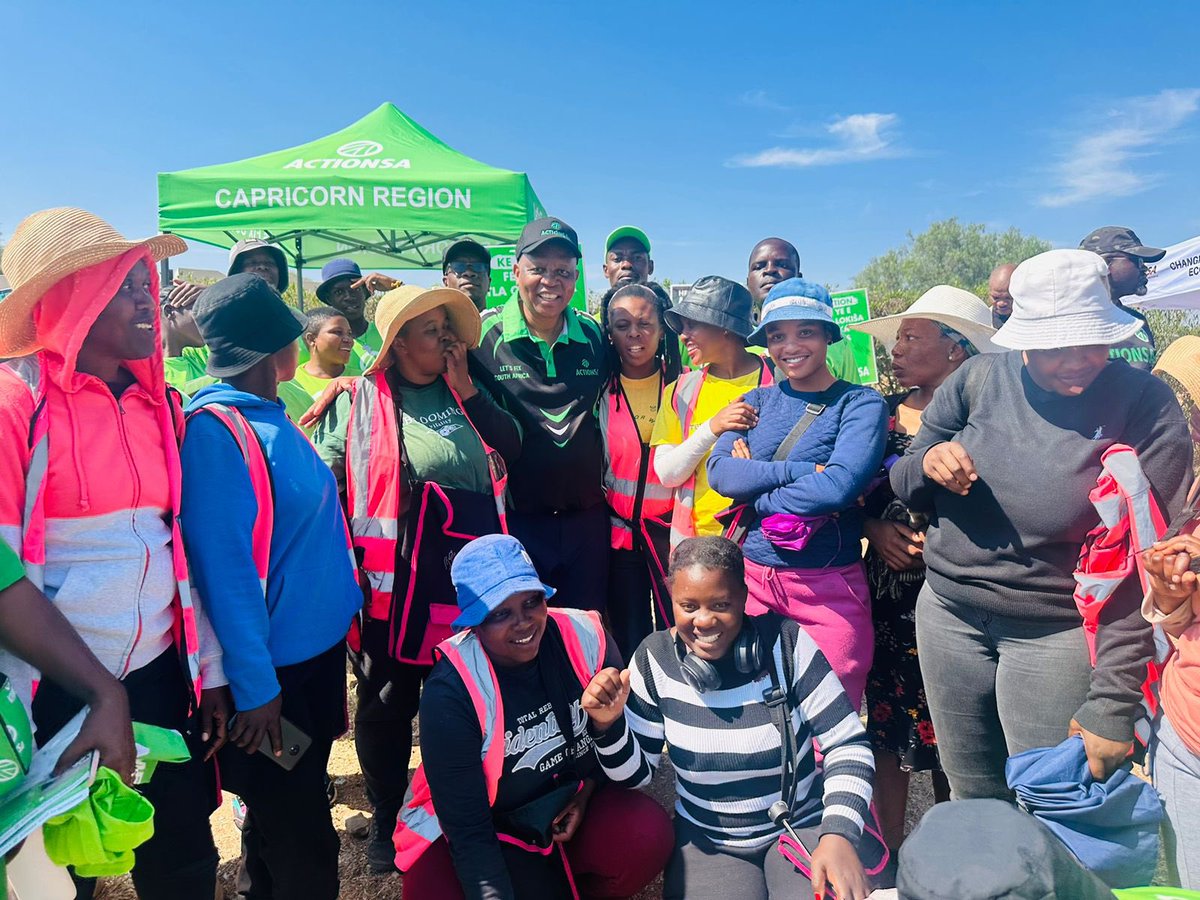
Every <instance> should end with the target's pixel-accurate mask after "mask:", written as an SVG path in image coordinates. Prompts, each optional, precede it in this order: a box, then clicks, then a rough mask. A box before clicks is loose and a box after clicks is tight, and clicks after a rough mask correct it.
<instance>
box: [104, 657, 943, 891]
mask: <svg viewBox="0 0 1200 900" xmlns="http://www.w3.org/2000/svg"><path fill="white" fill-rule="evenodd" d="M350 679H351V686H352V685H353V676H350ZM353 698H354V692H353V690H351V691H350V699H351V703H353ZM419 743H420V741H419V735H417V740H416V741H414V746H415V749H414V753H413V766H414V767H415V766H416V765H417V764H418V763H419V762H420V747H419ZM329 774H330V775H331V776H333V778H334V780H335V782H336V783H337V790H338V802H337V805H336V806H334V808H333V824H334V826H335V827H336V828H337V830H338V835H339V837H340V838H341V841H342V850H341V856H340V859H339V869H340V871H341V882H342V888H341V893H340V897H342V898H344V900H398V898H400V897H401V896H402V892H401V881H400V876H399V875H385V876H381V875H369V874H367V866H366V842H365V841H364V840H359V839H356V838H354V837H351V836H350V834H349V833H348V832H347V831H346V827H345V825H346V820H347V819H348V818H349V817H351V816H353V815H355V814H356V813H366V814H367V815H370V808H371V807H370V804H368V803H367V799H366V792H365V790H364V788H363V780H362V774H361V773H360V772H359V769H358V758H357V756H356V755H355V752H354V740H353V738H352V737H351V736H350V735H346V736H345V737H343V738H342V739H341V740H340V741H338V742H337V743H336V744H334V746H333V753H332V754H331V755H330V759H329ZM673 779H674V773H673V772H672V770H671V766H670V763H669V762H667V761H665V760H664V765H663V766H662V768H661V769H660V770H659V772H658V773H657V775H656V777H655V779H654V783H653V784H652V785H651V787H650V791H649V793H650V794H651V796H653V797H654V799H656V800H657V801H658V802H659V803H661V804H662V805H663V807H664V808H665V809H667V810H670V809H671V808H672V806H673V805H674V802H675V798H674V788H673ZM932 803H933V789H932V785H931V783H930V780H929V777H928V776H927V775H920V774H918V775H916V776H914V777H913V779H912V787H911V788H910V802H909V809H908V822H909V828H912V827H913V826H915V825H916V823H917V821H918V820H919V819H920V817H921V816H922V815H924V813H925V810H927V809H928V808H929V806H930V805H931V804H932ZM212 829H213V838H214V839H215V840H216V843H217V849H218V851H219V852H220V854H221V868H220V876H221V884H222V887H223V889H224V891H225V896H226V897H227V898H229V900H234V898H236V897H237V894H236V893H235V889H234V888H235V880H236V878H237V860H238V856H239V854H240V852H241V849H240V841H239V832H238V830H237V828H236V827H235V826H234V824H233V812H232V809H231V806H230V797H229V795H226V797H225V803H224V804H223V805H222V806H221V808H220V809H218V810H217V811H216V812H215V813H213V817H212ZM878 896H879V897H881V898H882V897H883V896H885V895H884V894H883V892H879V894H878ZM96 897H97V900H136V897H137V895H136V894H135V893H134V890H133V884H132V882H131V881H130V880H129V878H128V877H124V878H112V879H105V880H104V881H102V882H101V884H100V887H99V889H98V890H97V892H96ZM661 897H662V883H661V880H658V881H655V883H654V884H652V885H650V886H649V887H648V888H647V889H646V890H645V891H643V892H642V893H641V894H639V895H638V898H637V900H658V898H661Z"/></svg>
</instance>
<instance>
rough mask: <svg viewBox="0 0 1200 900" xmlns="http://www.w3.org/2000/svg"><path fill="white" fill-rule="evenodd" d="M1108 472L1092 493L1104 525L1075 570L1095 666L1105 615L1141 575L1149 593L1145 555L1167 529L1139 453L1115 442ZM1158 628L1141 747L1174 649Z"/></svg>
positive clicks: (1138, 727)
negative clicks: (1124, 585) (1129, 582)
mask: <svg viewBox="0 0 1200 900" xmlns="http://www.w3.org/2000/svg"><path fill="white" fill-rule="evenodd" d="M1100 462H1101V464H1102V465H1103V468H1102V469H1101V471H1100V476H1099V478H1098V479H1097V480H1096V487H1094V488H1093V489H1092V491H1091V492H1090V493H1089V494H1088V498H1089V499H1090V500H1091V501H1092V505H1093V506H1095V507H1096V511H1097V512H1098V513H1099V514H1100V524H1099V525H1098V526H1096V527H1095V528H1093V529H1092V530H1091V531H1090V532H1089V533H1088V536H1087V538H1086V539H1085V540H1084V543H1083V548H1082V550H1081V551H1080V554H1079V563H1078V565H1077V566H1076V568H1075V595H1074V596H1075V606H1076V607H1077V608H1078V609H1079V614H1080V615H1081V616H1082V617H1083V629H1084V634H1085V635H1086V637H1087V644H1088V652H1089V654H1090V655H1091V660H1092V665H1095V664H1096V634H1097V632H1098V631H1099V628H1100V614H1101V612H1102V611H1103V610H1104V606H1105V604H1107V603H1108V601H1109V599H1110V598H1111V597H1112V596H1113V594H1114V593H1116V590H1117V588H1118V587H1119V586H1120V585H1121V584H1122V583H1123V582H1124V581H1125V580H1126V579H1127V578H1129V577H1130V576H1131V575H1132V574H1133V573H1134V572H1135V571H1136V572H1137V575H1138V578H1139V579H1140V581H1141V586H1142V591H1143V593H1144V592H1145V591H1146V589H1147V587H1148V582H1147V579H1146V572H1145V569H1144V566H1143V563H1142V558H1141V554H1142V551H1143V550H1146V549H1148V548H1149V547H1150V545H1151V544H1153V543H1154V542H1155V541H1156V540H1158V539H1159V538H1160V537H1162V535H1163V534H1164V533H1165V532H1166V530H1167V521H1166V518H1165V517H1164V515H1163V512H1162V509H1161V508H1160V507H1159V505H1158V501H1157V500H1156V499H1155V498H1154V492H1153V490H1152V486H1151V484H1150V481H1149V479H1148V478H1146V475H1145V473H1144V472H1143V471H1142V466H1141V463H1140V462H1138V457H1137V453H1136V451H1134V449H1133V448H1132V447H1129V446H1127V445H1125V444H1113V445H1112V446H1111V447H1109V448H1108V449H1107V450H1105V451H1104V453H1103V454H1102V455H1101V457H1100ZM1153 627H1154V656H1153V657H1152V658H1151V659H1150V660H1149V661H1148V662H1147V664H1146V669H1147V674H1146V680H1145V682H1143V684H1142V710H1143V715H1142V716H1141V717H1140V718H1139V719H1138V721H1137V722H1136V723H1134V732H1135V734H1136V735H1137V737H1138V740H1139V741H1141V743H1143V744H1146V743H1147V742H1148V741H1149V738H1150V723H1151V722H1152V721H1153V719H1154V715H1155V714H1156V712H1157V711H1158V694H1157V687H1158V682H1159V679H1160V677H1161V676H1162V670H1163V668H1164V667H1165V666H1166V662H1167V658H1168V657H1169V656H1170V654H1171V651H1172V646H1171V642H1170V640H1169V639H1168V638H1167V636H1166V634H1165V633H1164V632H1163V630H1162V629H1161V628H1160V627H1158V626H1153Z"/></svg>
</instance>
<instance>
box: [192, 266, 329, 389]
mask: <svg viewBox="0 0 1200 900" xmlns="http://www.w3.org/2000/svg"><path fill="white" fill-rule="evenodd" d="M192 316H193V317H194V318H195V320H196V327H197V328H199V329H200V336H201V337H202V338H204V343H205V344H207V345H208V350H209V356H208V365H207V366H206V367H205V371H207V372H208V374H209V375H212V376H213V377H214V378H229V377H231V376H233V375H241V374H242V373H243V372H245V371H246V370H248V369H251V368H253V367H254V366H256V365H257V364H258V363H260V362H262V361H263V360H264V359H266V358H267V357H268V356H270V355H271V354H272V353H277V352H279V351H280V350H282V349H283V348H284V347H286V346H287V345H288V344H290V343H292V341H294V340H296V338H298V337H300V335H301V334H302V333H303V331H304V321H305V320H304V316H302V315H300V313H298V312H296V311H295V310H294V309H292V308H291V307H290V306H288V305H287V304H286V303H284V302H283V298H282V297H280V296H279V294H278V293H276V291H275V288H273V287H271V286H270V285H269V284H267V283H266V281H264V280H263V279H262V277H261V276H258V275H252V274H250V273H249V272H242V273H239V274H237V275H230V276H229V277H228V278H222V279H221V280H220V281H218V282H217V283H216V284H214V285H211V286H210V287H206V288H205V289H204V290H203V291H201V292H200V296H199V297H197V298H196V304H195V306H193V307H192Z"/></svg>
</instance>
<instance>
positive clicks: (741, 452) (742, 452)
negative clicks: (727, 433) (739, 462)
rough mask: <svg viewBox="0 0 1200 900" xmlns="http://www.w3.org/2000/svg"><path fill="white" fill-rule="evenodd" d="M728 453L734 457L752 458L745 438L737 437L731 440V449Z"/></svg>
mask: <svg viewBox="0 0 1200 900" xmlns="http://www.w3.org/2000/svg"><path fill="white" fill-rule="evenodd" d="M729 455H730V456H732V457H733V458H734V459H753V457H751V456H750V445H749V444H747V443H746V439H745V438H738V439H737V440H736V441H734V442H733V449H732V450H730V451H729Z"/></svg>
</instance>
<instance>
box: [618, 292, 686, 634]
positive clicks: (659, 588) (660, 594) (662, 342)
mask: <svg viewBox="0 0 1200 900" xmlns="http://www.w3.org/2000/svg"><path fill="white" fill-rule="evenodd" d="M656 289H657V290H656ZM669 308H670V299H669V298H668V297H667V295H666V292H665V291H663V290H662V288H660V287H658V285H644V284H627V285H624V286H618V287H614V288H612V289H610V290H609V291H608V292H607V293H606V294H605V295H604V298H603V300H602V301H601V307H600V310H601V324H602V325H603V327H604V333H605V335H606V336H607V337H608V341H609V345H608V346H609V354H610V356H611V357H612V365H611V366H610V369H611V371H612V372H613V376H612V378H611V380H610V381H609V383H608V386H607V387H606V388H605V390H604V393H603V394H601V396H600V410H599V416H600V431H601V434H603V435H604V456H605V466H604V489H605V494H606V496H607V500H608V506H609V510H610V514H611V515H610V518H611V520H612V530H611V533H612V543H611V546H612V551H613V552H612V554H611V555H610V556H609V577H608V615H609V622H610V625H611V627H612V632H613V635H614V637H615V638H616V641H617V644H618V646H619V647H620V648H621V653H622V654H623V655H625V656H626V658H628V656H629V654H632V653H633V651H634V649H636V647H637V645H638V644H640V643H641V641H642V639H643V638H644V637H646V635H648V634H649V633H650V632H651V631H654V630H655V628H656V627H662V626H663V625H669V624H671V619H670V616H669V613H670V608H671V601H670V599H669V598H668V597H667V594H666V587H665V584H664V581H663V577H664V573H665V569H666V566H667V555H668V550H669V548H668V541H669V531H670V524H669V516H670V513H671V507H672V502H673V501H672V496H673V491H672V490H671V488H668V487H664V486H663V484H662V482H661V481H659V479H658V476H657V475H656V474H655V473H654V467H653V465H652V453H653V451H652V449H651V447H650V435H651V434H652V433H653V431H654V420H655V418H656V417H657V415H658V407H659V402H660V400H661V399H662V392H663V387H664V386H665V385H668V384H670V383H671V382H673V381H674V380H675V378H676V377H677V376H678V375H679V368H680V366H679V347H678V343H677V342H676V341H675V340H674V336H673V335H672V334H671V332H670V331H668V330H667V327H666V318H665V313H666V311H667V309H669Z"/></svg>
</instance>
